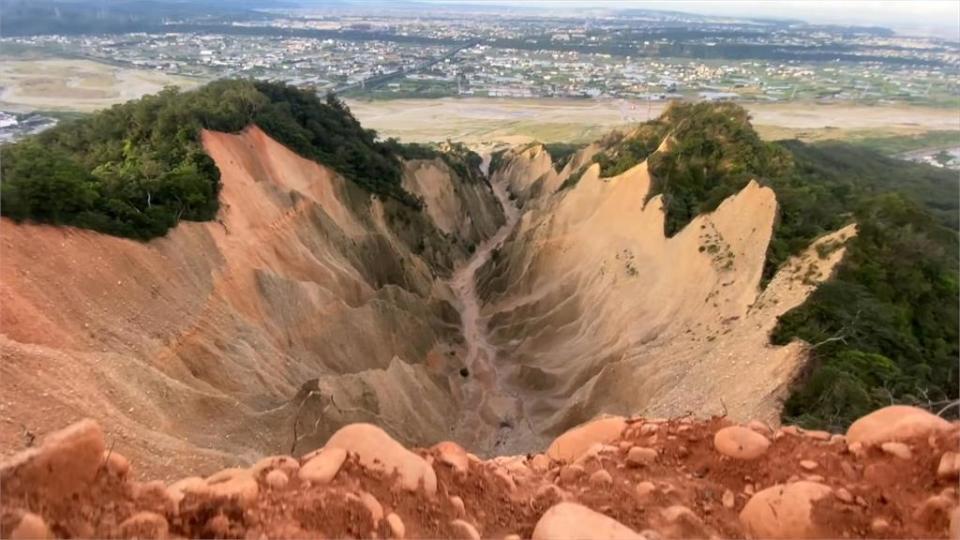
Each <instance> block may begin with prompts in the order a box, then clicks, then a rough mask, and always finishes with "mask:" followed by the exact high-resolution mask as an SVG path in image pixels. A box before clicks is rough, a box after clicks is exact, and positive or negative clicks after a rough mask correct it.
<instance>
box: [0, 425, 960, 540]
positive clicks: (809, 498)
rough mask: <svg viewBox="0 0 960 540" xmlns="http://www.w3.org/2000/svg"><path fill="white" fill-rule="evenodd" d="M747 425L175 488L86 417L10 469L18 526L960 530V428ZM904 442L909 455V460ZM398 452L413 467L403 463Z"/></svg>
mask: <svg viewBox="0 0 960 540" xmlns="http://www.w3.org/2000/svg"><path fill="white" fill-rule="evenodd" d="M729 425H731V423H730V422H729V421H727V420H726V419H724V418H713V419H709V420H694V419H691V418H680V419H673V420H657V419H643V418H630V419H626V420H625V424H624V426H625V427H624V428H623V430H622V432H621V433H620V434H619V435H618V436H617V437H615V438H613V439H610V438H609V437H607V436H604V437H603V439H605V442H597V443H595V444H593V445H591V446H589V447H585V448H584V447H582V445H579V444H578V447H579V449H578V450H577V451H575V452H573V451H571V452H568V453H567V454H569V455H567V456H565V459H566V461H562V462H561V461H555V460H553V459H551V458H549V457H548V456H547V455H545V454H536V455H527V456H513V457H497V458H494V459H491V460H487V461H483V460H480V459H478V458H476V457H475V456H473V455H472V454H469V453H467V452H466V451H464V450H463V449H462V448H460V447H459V446H457V445H456V444H454V443H443V444H440V445H437V446H435V447H433V448H432V449H417V450H414V451H413V452H409V451H407V450H405V449H403V448H402V447H399V446H394V445H392V444H382V445H380V446H379V447H372V446H371V445H370V444H367V443H368V442H369V441H366V442H365V441H364V440H356V439H357V438H358V437H359V438H360V439H363V438H364V437H366V436H367V435H369V436H370V437H373V438H375V439H377V440H381V441H382V439H381V438H382V437H384V436H385V435H384V434H383V433H382V432H379V430H378V428H374V427H372V426H367V427H364V428H363V429H355V428H350V427H347V428H344V430H346V431H345V432H346V433H349V434H350V435H342V436H340V438H339V440H340V443H338V444H337V446H336V448H344V447H346V448H344V449H345V450H346V451H347V458H346V459H345V460H343V459H342V453H340V455H339V458H340V459H333V458H332V457H331V455H328V454H331V452H330V450H320V451H317V452H313V453H312V454H308V455H307V456H305V457H304V458H300V459H296V458H291V457H271V458H264V459H263V460H261V461H260V462H258V463H257V464H256V465H254V466H253V467H251V468H248V469H227V470H225V471H221V472H219V473H217V474H214V475H212V476H210V477H208V478H207V479H205V480H204V479H200V478H193V479H189V478H188V479H185V480H183V481H180V482H176V483H174V484H171V485H169V486H167V485H165V484H163V483H161V482H147V483H142V482H136V481H133V480H132V479H131V470H130V465H129V463H127V461H126V459H124V458H123V457H122V456H119V455H118V454H116V453H114V452H111V451H110V450H109V449H106V448H105V443H104V438H103V433H102V431H101V429H100V427H99V426H98V425H97V424H96V423H94V422H91V421H86V422H82V423H79V424H75V425H73V426H71V427H70V428H67V429H66V430H64V431H61V432H59V433H57V434H54V435H52V436H50V437H48V438H47V439H46V440H45V441H44V442H43V444H42V445H41V446H39V447H37V448H33V449H30V450H28V451H27V452H24V453H22V454H20V455H18V456H16V457H15V458H14V459H12V460H10V461H8V462H6V463H4V464H3V465H2V466H0V481H2V485H0V488H2V492H0V496H2V498H0V500H2V504H0V508H2V519H0V536H2V537H3V538H17V537H21V538H22V537H42V536H44V535H46V536H57V537H68V538H69V537H94V538H118V537H141V538H162V537H190V538H199V537H204V538H265V537H266V538H297V537H302V538H316V537H321V536H323V537H353V538H401V537H407V538H425V537H429V538H453V537H456V538H463V537H474V538H478V537H483V538H503V537H506V536H508V535H519V536H520V537H523V538H530V537H533V538H561V537H581V538H582V537H590V538H613V537H617V538H623V537H625V536H628V534H627V533H628V532H630V531H631V530H632V531H634V532H635V534H634V536H635V537H637V538H691V537H695V538H710V537H744V536H754V537H757V536H763V537H784V538H786V537H833V538H839V537H875V538H895V537H896V538H904V537H911V538H945V537H947V536H948V530H949V529H951V528H956V527H957V526H958V525H960V518H958V513H960V510H958V506H957V489H956V474H957V465H958V463H957V461H958V460H957V459H956V454H955V452H954V451H955V450H956V449H957V447H958V444H960V424H948V423H946V422H944V423H942V424H935V425H931V426H930V427H929V428H927V429H924V430H921V431H922V432H917V431H912V432H911V431H902V432H901V434H903V435H904V436H901V437H897V436H896V435H897V434H892V435H889V434H888V436H887V437H886V441H885V442H884V443H883V444H878V445H875V446H870V445H864V444H863V443H851V444H849V445H848V443H847V441H846V439H845V437H844V436H843V435H831V434H829V433H824V432H804V431H802V430H800V429H797V428H795V427H791V426H788V427H785V428H781V429H778V430H770V429H769V428H767V427H766V426H764V425H762V424H759V423H756V422H754V423H751V424H749V425H748V426H747V427H749V428H750V429H751V430H753V431H755V432H757V433H758V434H760V435H762V436H763V437H766V438H767V439H768V440H769V442H770V444H769V446H768V447H767V448H766V449H765V450H764V451H762V452H761V453H760V455H759V456H758V457H756V458H754V459H737V458H735V457H732V455H733V454H736V453H737V449H736V448H731V447H728V445H726V444H717V443H716V442H715V438H716V433H717V432H718V431H719V430H721V429H723V428H724V427H727V426H729ZM351 429H352V431H350V430H351ZM582 432H583V430H581V431H580V434H581V435H582ZM357 433H360V435H357ZM580 438H582V437H580ZM721 439H722V437H721ZM891 439H899V440H898V441H897V442H895V443H893V446H891V443H890V440H891ZM387 442H390V441H387ZM563 442H564V439H563V437H561V438H560V439H558V441H556V442H555V445H556V444H558V443H559V444H561V445H562V444H563ZM578 442H583V441H580V440H579V439H578ZM904 445H905V447H906V449H907V450H908V451H909V453H910V457H909V458H903V457H899V456H898V454H901V455H902V453H903V452H902V450H903V446H904ZM330 448H331V449H333V448H334V447H330ZM378 448H380V449H379V450H378ZM378 451H382V452H383V456H381V457H382V458H383V459H382V460H381V459H377V456H376V455H373V454H371V452H373V453H375V452H378ZM338 453H339V451H338ZM333 457H337V456H333ZM401 458H402V459H401ZM312 459H315V460H324V463H323V464H325V465H327V466H330V464H331V463H332V464H333V465H332V467H333V471H332V474H333V476H332V478H331V479H329V481H324V480H326V478H323V479H318V478H319V477H317V476H313V477H312V478H313V481H312V482H310V481H306V480H304V479H303V478H301V474H300V468H301V466H302V465H304V464H306V463H307V462H308V461H310V460H312ZM401 462H402V464H401ZM387 463H398V467H400V469H399V470H394V471H392V472H390V473H388V472H386V471H385V470H384V464H387ZM364 464H367V465H369V466H367V465H364ZM424 467H426V468H427V469H432V470H433V471H434V472H435V476H436V492H435V493H434V494H430V493H429V490H428V489H425V486H424V484H423V483H422V481H421V484H420V486H419V488H417V489H415V490H411V489H410V487H409V485H408V484H409V483H407V482H404V481H403V477H404V476H405V475H407V474H408V473H410V471H413V470H417V471H421V472H422V471H423V470H424V469H423V468H424ZM318 468H319V467H311V469H313V470H314V472H315V471H316V470H317V469H318ZM430 476H433V475H430ZM421 478H423V477H422V476H421ZM548 511H549V512H548ZM545 514H546V515H545ZM951 517H952V519H953V521H954V523H953V524H951V523H950V521H951Z"/></svg>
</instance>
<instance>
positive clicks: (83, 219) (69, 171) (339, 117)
mask: <svg viewBox="0 0 960 540" xmlns="http://www.w3.org/2000/svg"><path fill="white" fill-rule="evenodd" d="M251 124H256V125H258V126H259V127H260V128H261V129H263V130H264V131H265V132H267V133H268V134H269V135H270V136H271V137H273V138H274V139H276V140H277V141H279V142H281V143H283V144H284V145H285V146H287V147H288V148H290V149H292V150H294V151H296V152H297V153H299V154H300V155H302V156H304V157H308V158H310V159H314V160H316V161H319V162H321V163H324V164H325V165H328V166H330V167H332V168H334V169H335V170H337V171H338V172H339V173H341V174H342V175H344V176H345V177H346V178H348V179H350V180H352V181H354V182H356V183H357V184H360V185H361V186H363V187H364V188H366V189H368V190H369V191H370V192H372V193H374V194H377V195H379V196H383V197H390V198H393V199H397V200H399V201H401V202H403V203H405V204H408V205H410V206H413V207H419V205H420V202H419V201H418V200H417V199H416V198H415V197H413V196H412V195H410V194H409V193H407V192H406V191H404V190H403V188H402V187H401V181H402V178H401V176H402V168H401V163H400V157H399V155H398V148H402V145H398V144H397V143H395V142H381V141H378V140H377V135H376V133H375V132H374V131H372V130H368V129H364V128H363V127H362V126H361V125H360V123H359V122H357V120H356V119H355V118H354V117H353V115H352V114H351V113H350V111H349V109H347V107H346V105H344V104H343V102H341V101H340V100H339V99H337V98H336V97H335V96H332V95H330V96H327V98H326V99H325V100H324V99H321V98H320V97H318V96H317V95H316V94H315V93H314V92H312V91H309V90H301V89H298V88H295V87H293V86H288V85H284V84H280V83H271V82H263V81H256V82H254V81H242V80H225V81H217V82H214V83H211V84H209V85H207V86H204V87H203V88H200V89H198V90H194V91H190V92H179V91H178V90H177V89H175V88H169V89H166V90H164V91H162V92H160V93H159V94H157V95H153V96H146V97H144V98H142V99H139V100H135V101H131V102H128V103H125V104H122V105H116V106H114V107H112V108H110V109H107V110H104V111H101V112H99V113H97V114H94V115H92V116H90V117H86V118H82V119H78V120H74V121H70V122H65V123H63V124H61V125H58V126H56V127H55V128H53V129H50V130H48V131H45V132H43V133H41V134H39V135H36V136H34V137H31V138H28V139H26V140H24V141H21V142H19V143H17V144H14V145H8V146H4V147H3V148H2V150H0V152H2V155H0V158H2V175H3V179H4V181H3V186H2V190H3V191H2V197H3V215H4V216H7V217H10V218H13V219H15V220H33V221H38V222H44V223H54V224H64V225H74V226H77V227H84V228H89V229H94V230H97V231H100V232H104V233H108V234H113V235H117V236H126V237H132V238H139V239H148V238H153V237H156V236H160V235H163V234H164V233H166V231H167V230H168V229H169V228H170V227H173V226H174V225H176V223H177V222H178V221H179V220H181V219H185V220H192V221H204V220H210V219H213V217H214V216H215V215H216V212H217V208H218V203H217V195H218V192H219V181H220V179H219V171H218V170H217V168H216V166H215V165H214V163H213V161H212V160H211V159H210V157H208V156H207V155H206V153H204V151H203V147H202V145H201V142H200V131H201V130H202V129H212V130H216V131H226V132H237V131H240V130H242V129H243V128H245V127H247V126H249V125H251Z"/></svg>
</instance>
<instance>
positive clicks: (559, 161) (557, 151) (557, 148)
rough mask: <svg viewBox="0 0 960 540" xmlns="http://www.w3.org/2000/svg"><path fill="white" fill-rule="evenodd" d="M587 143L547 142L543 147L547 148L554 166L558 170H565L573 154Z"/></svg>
mask: <svg viewBox="0 0 960 540" xmlns="http://www.w3.org/2000/svg"><path fill="white" fill-rule="evenodd" d="M584 146H585V145H582V144H571V143H561V142H555V143H547V144H544V145H543V147H544V148H546V150H547V153H548V154H550V160H551V161H552V162H553V168H554V169H556V171H557V172H560V171H562V170H563V168H564V167H566V166H567V163H569V162H570V160H571V159H572V158H573V156H574V155H575V154H576V153H577V152H579V151H580V150H582V149H583V147H584Z"/></svg>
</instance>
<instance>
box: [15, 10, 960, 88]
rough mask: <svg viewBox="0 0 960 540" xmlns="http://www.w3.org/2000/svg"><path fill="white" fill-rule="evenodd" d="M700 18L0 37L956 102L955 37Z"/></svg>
mask: <svg viewBox="0 0 960 540" xmlns="http://www.w3.org/2000/svg"><path fill="white" fill-rule="evenodd" d="M701 19H702V18H699V17H698V18H696V20H693V21H683V20H679V21H678V20H673V19H670V18H667V19H666V20H661V21H657V20H650V18H649V17H646V16H645V17H640V16H636V17H630V16H625V17H624V16H621V17H616V18H613V17H611V18H609V19H608V18H589V19H570V18H551V17H543V18H540V19H536V18H535V19H532V20H531V18H530V17H529V16H527V15H524V16H517V17H516V18H511V17H510V16H509V15H503V16H490V15H489V14H488V15H486V16H480V15H475V14H471V15H467V14H461V15H454V14H446V15H437V16H434V17H430V16H428V15H423V16H418V17H416V18H410V17H409V15H407V16H400V15H397V16H389V15H383V16H379V15H376V16H375V15H331V14H326V15H324V14H316V13H312V12H309V11H306V12H297V14H296V15H293V14H281V15H275V16H274V17H273V18H270V19H268V20H266V21H257V22H243V23H239V22H237V23H233V24H221V25H209V24H199V23H197V22H195V21H190V20H181V21H167V23H166V24H164V25H163V26H162V27H161V28H162V29H166V30H167V31H164V32H150V33H147V32H136V33H125V34H106V35H90V34H84V35H56V34H53V35H33V36H20V37H6V38H3V39H0V46H3V47H4V48H5V49H8V50H9V49H10V48H11V46H12V47H14V48H15V49H17V50H22V48H28V49H33V50H41V51H45V52H48V53H51V54H56V55H68V56H74V57H84V58H89V59H94V60H98V61H104V62H110V63H115V64H123V65H129V66H136V67H140V68H146V69H152V70H158V71H162V72H165V73H169V74H176V75H185V76H191V77H199V78H203V79H212V78H218V77H237V76H240V77H257V78H265V79H280V80H285V81H289V82H291V83H293V84H298V85H314V86H316V87H317V88H318V89H320V90H324V91H326V90H336V91H342V92H346V91H349V92H352V93H353V94H356V95H368V96H370V97H382V98H389V97H439V96H491V97H527V98H545V97H566V98H603V97H614V98H640V99H651V100H660V99H670V98H674V97H687V98H700V99H708V100H720V99H741V100H765V101H780V100H834V101H844V100H856V101H903V102H910V103H920V104H934V105H936V104H941V105H952V104H957V103H960V79H958V77H957V75H958V74H960V51H958V48H957V45H956V44H955V43H947V42H943V41H941V40H938V39H933V38H917V37H905V36H896V35H893V34H892V33H890V32H884V31H882V29H872V28H871V29H862V30H857V29H851V28H847V27H820V26H806V25H799V24H781V25H772V24H771V25H761V24H758V23H757V22H723V23H717V22H710V21H708V20H707V21H704V20H701ZM685 25H692V26H685Z"/></svg>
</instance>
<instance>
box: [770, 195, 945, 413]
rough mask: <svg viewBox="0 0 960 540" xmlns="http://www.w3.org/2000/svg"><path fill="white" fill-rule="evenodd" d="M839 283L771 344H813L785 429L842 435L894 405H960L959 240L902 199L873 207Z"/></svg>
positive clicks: (783, 326)
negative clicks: (858, 420)
mask: <svg viewBox="0 0 960 540" xmlns="http://www.w3.org/2000/svg"><path fill="white" fill-rule="evenodd" d="M854 216H855V219H856V221H857V225H858V227H859V234H858V235H857V236H856V237H855V238H854V239H852V240H851V241H850V242H849V243H848V246H847V252H846V254H845V256H844V259H843V261H842V262H841V263H840V265H839V267H838V269H837V274H836V276H835V277H834V278H833V279H831V280H829V281H827V282H826V283H824V284H822V285H821V286H820V287H819V288H818V289H817V290H816V291H814V293H813V294H812V295H811V296H810V298H809V299H808V300H807V301H806V302H805V303H804V304H803V305H801V306H800V307H798V308H796V309H794V310H791V311H790V312H788V313H786V314H785V315H783V317H781V319H780V322H779V324H778V325H777V328H776V329H775V330H774V332H773V334H772V336H771V339H772V341H773V342H774V343H776V344H784V343H787V342H789V341H790V340H791V339H794V338H800V339H803V340H805V341H807V342H808V343H811V344H813V351H812V354H811V362H810V363H809V365H808V366H807V369H806V372H805V373H804V375H803V376H802V377H801V378H800V379H799V380H798V381H797V384H796V386H795V388H794V390H793V392H792V393H791V395H790V397H789V399H787V401H786V403H785V404H784V410H783V416H784V419H785V420H786V421H789V422H796V423H799V424H800V425H802V426H805V427H811V428H827V429H835V430H836V429H842V428H844V427H845V426H847V425H849V423H850V422H852V421H853V420H855V419H856V418H858V417H860V416H863V415H864V414H866V413H868V412H870V411H871V410H874V409H876V408H879V407H883V406H886V405H889V404H891V403H907V404H912V405H918V406H921V407H925V408H927V409H931V410H933V411H934V412H936V411H937V409H940V408H941V407H942V406H943V405H945V404H946V403H949V402H950V401H953V400H956V399H957V388H958V384H960V380H958V376H957V373H958V367H957V357H958V356H960V349H958V340H960V335H958V332H957V328H958V325H960V318H958V308H957V295H958V294H960V290H958V286H957V271H958V265H957V257H958V252H957V242H958V238H957V234H956V231H955V230H952V229H950V228H948V227H945V226H944V225H942V224H941V223H940V222H939V220H938V219H937V218H935V217H934V216H933V215H931V214H930V213H929V212H928V211H926V209H924V208H923V207H922V206H921V205H920V204H917V203H916V202H914V201H912V200H910V199H909V198H908V197H907V196H905V195H903V194H899V193H886V194H883V195H877V196H873V197H867V198H864V199H862V200H860V201H859V202H858V203H857V208H856V209H855V211H854Z"/></svg>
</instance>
